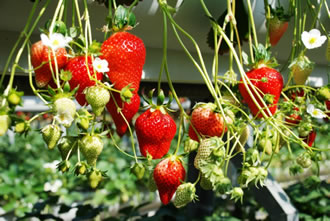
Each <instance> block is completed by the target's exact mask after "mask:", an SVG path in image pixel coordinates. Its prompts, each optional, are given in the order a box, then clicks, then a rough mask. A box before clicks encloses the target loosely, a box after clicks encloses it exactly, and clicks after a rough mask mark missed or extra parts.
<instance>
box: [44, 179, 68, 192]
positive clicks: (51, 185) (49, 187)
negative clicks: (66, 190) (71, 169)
mask: <svg viewBox="0 0 330 221" xmlns="http://www.w3.org/2000/svg"><path fill="white" fill-rule="evenodd" d="M62 185H63V183H62V181H61V180H54V181H53V182H46V183H45V184H44V191H46V192H48V191H50V192H53V193H56V192H57V191H58V190H59V189H60V188H61V186H62Z"/></svg>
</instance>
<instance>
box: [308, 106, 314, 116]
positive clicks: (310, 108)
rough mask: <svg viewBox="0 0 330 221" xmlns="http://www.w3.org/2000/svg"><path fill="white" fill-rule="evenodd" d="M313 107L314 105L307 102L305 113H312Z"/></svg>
mask: <svg viewBox="0 0 330 221" xmlns="http://www.w3.org/2000/svg"><path fill="white" fill-rule="evenodd" d="M314 109H315V107H314V105H313V104H308V106H307V113H309V114H310V115H312V114H313V111H314Z"/></svg>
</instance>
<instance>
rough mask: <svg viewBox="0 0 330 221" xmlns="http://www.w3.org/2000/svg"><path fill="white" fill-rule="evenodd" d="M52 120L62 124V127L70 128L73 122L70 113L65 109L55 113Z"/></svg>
mask: <svg viewBox="0 0 330 221" xmlns="http://www.w3.org/2000/svg"><path fill="white" fill-rule="evenodd" d="M54 118H55V120H56V121H57V122H58V123H59V124H62V125H63V126H64V127H70V126H71V124H72V121H73V120H74V118H73V117H72V115H71V112H70V111H69V110H65V109H62V111H59V112H57V114H56V116H55V117H54Z"/></svg>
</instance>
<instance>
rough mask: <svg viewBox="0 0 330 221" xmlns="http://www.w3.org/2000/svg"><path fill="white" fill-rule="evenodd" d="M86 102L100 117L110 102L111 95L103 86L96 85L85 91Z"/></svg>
mask: <svg viewBox="0 0 330 221" xmlns="http://www.w3.org/2000/svg"><path fill="white" fill-rule="evenodd" d="M85 94H86V100H87V102H88V103H89V104H90V105H91V106H92V109H93V112H94V113H95V116H100V115H101V114H102V112H103V110H104V108H105V105H106V104H107V103H108V102H109V100H110V93H109V91H108V90H107V89H105V88H104V87H102V86H99V85H95V86H92V87H88V88H87V89H85Z"/></svg>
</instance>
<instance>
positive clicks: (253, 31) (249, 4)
mask: <svg viewBox="0 0 330 221" xmlns="http://www.w3.org/2000/svg"><path fill="white" fill-rule="evenodd" d="M247 5H248V12H249V19H250V23H251V27H252V33H253V39H254V45H255V46H256V47H257V46H258V39H257V31H256V26H255V24H254V18H253V11H252V8H251V2H250V0H247Z"/></svg>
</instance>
